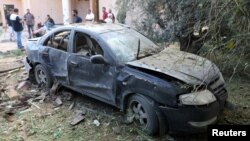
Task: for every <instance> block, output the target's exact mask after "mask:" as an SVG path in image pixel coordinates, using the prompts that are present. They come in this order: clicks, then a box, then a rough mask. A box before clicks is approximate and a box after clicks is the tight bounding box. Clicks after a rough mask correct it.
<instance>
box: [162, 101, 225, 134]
mask: <svg viewBox="0 0 250 141" xmlns="http://www.w3.org/2000/svg"><path fill="white" fill-rule="evenodd" d="M225 101H226V99H225V100H224V101H223V102H222V101H220V102H219V101H216V102H213V103H211V104H208V105H203V106H186V105H182V106H180V107H178V108H170V107H162V106H160V107H159V108H160V110H161V111H162V112H163V114H164V115H165V117H166V120H167V126H168V127H169V132H170V133H200V132H205V131H206V129H207V125H210V124H213V123H215V122H216V121H217V119H218V117H219V116H220V114H221V111H222V109H224V104H223V105H222V104H221V103H225Z"/></svg>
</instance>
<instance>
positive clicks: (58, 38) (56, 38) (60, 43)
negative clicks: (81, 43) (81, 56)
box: [44, 30, 70, 51]
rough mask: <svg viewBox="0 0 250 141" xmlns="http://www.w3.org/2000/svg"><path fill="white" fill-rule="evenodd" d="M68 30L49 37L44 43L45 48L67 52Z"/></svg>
mask: <svg viewBox="0 0 250 141" xmlns="http://www.w3.org/2000/svg"><path fill="white" fill-rule="evenodd" d="M69 35H70V30H66V31H61V32H58V33H56V34H53V35H51V36H49V37H48V38H47V39H46V41H45V42H44V45H45V46H48V47H52V48H56V49H60V50H63V51H67V47H68V41H69Z"/></svg>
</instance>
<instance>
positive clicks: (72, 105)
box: [69, 102, 75, 110]
mask: <svg viewBox="0 0 250 141" xmlns="http://www.w3.org/2000/svg"><path fill="white" fill-rule="evenodd" d="M74 105H75V103H74V102H73V103H72V104H70V106H69V110H72V109H73V107H74Z"/></svg>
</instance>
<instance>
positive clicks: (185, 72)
mask: <svg viewBox="0 0 250 141" xmlns="http://www.w3.org/2000/svg"><path fill="white" fill-rule="evenodd" d="M127 65H131V66H135V67H139V68H144V69H149V70H153V71H157V72H161V73H164V74H166V75H169V76H171V77H174V78H177V79H179V80H181V81H184V82H186V83H188V84H194V85H197V84H201V83H205V84H208V83H209V82H210V81H212V80H213V79H215V78H216V77H218V76H219V74H220V71H219V69H218V68H217V66H216V65H215V64H213V63H212V62H211V61H209V60H207V59H205V58H202V57H200V56H197V55H194V54H191V53H187V52H183V51H177V50H174V49H169V48H166V49H164V50H163V51H162V52H160V53H158V54H155V55H152V56H149V57H146V58H143V59H140V60H136V61H132V62H128V63H127Z"/></svg>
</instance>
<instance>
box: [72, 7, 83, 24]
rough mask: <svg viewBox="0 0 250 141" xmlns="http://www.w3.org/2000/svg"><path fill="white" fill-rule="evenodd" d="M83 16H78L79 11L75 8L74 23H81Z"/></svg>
mask: <svg viewBox="0 0 250 141" xmlns="http://www.w3.org/2000/svg"><path fill="white" fill-rule="evenodd" d="M81 22H82V18H81V17H79V16H78V11H77V10H73V23H81Z"/></svg>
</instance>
